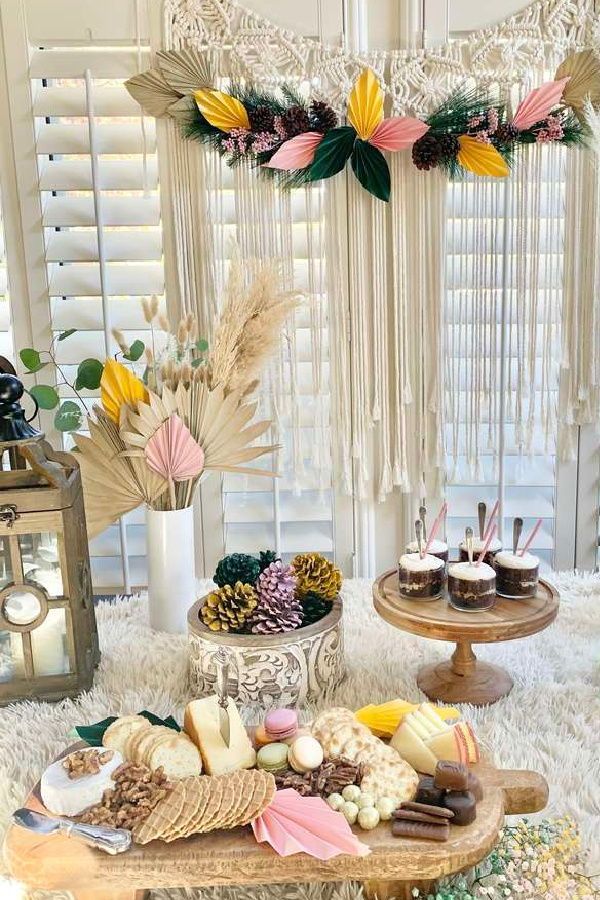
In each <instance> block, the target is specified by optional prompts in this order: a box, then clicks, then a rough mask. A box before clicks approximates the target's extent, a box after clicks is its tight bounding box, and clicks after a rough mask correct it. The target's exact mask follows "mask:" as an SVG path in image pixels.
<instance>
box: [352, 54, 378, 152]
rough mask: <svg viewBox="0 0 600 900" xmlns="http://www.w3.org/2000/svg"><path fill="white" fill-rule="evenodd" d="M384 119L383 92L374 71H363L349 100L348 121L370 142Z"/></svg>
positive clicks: (364, 139)
mask: <svg viewBox="0 0 600 900" xmlns="http://www.w3.org/2000/svg"><path fill="white" fill-rule="evenodd" d="M382 119H383V91H382V90H381V87H380V86H379V82H378V80H377V77H376V75H375V73H374V72H373V70H372V69H363V71H362V72H361V73H360V75H359V77H358V78H357V80H356V83H355V85H354V87H353V88H352V91H351V93H350V96H349V98H348V121H349V122H350V124H351V125H352V127H353V128H354V130H355V131H356V133H357V134H358V136H359V138H362V140H363V141H368V140H369V138H370V137H371V135H372V134H373V132H374V131H375V129H376V128H377V126H378V125H379V123H380V122H381V121H382Z"/></svg>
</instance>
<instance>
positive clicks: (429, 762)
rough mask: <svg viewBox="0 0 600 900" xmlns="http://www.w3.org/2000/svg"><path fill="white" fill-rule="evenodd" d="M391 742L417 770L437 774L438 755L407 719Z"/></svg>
mask: <svg viewBox="0 0 600 900" xmlns="http://www.w3.org/2000/svg"><path fill="white" fill-rule="evenodd" d="M407 718H408V717H407ZM390 744H391V745H392V747H393V748H394V749H395V750H397V751H398V753H399V754H400V756H401V757H402V758H403V759H404V760H405V761H406V762H407V763H408V764H409V765H411V766H412V767H413V769H416V770H417V772H424V773H425V774H426V775H433V774H435V767H436V765H437V757H436V756H435V754H434V753H432V751H431V750H430V749H429V747H427V745H426V744H425V743H424V741H423V739H422V738H421V736H420V735H419V734H417V732H416V731H415V729H414V728H413V727H412V725H411V724H410V722H408V721H407V720H406V719H405V720H404V722H402V723H401V724H400V725H399V726H398V728H397V729H396V731H395V733H394V735H393V737H392V740H391V741H390Z"/></svg>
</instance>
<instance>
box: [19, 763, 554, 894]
mask: <svg viewBox="0 0 600 900" xmlns="http://www.w3.org/2000/svg"><path fill="white" fill-rule="evenodd" d="M80 746H81V745H80ZM73 749H74V748H73V747H70V748H69V750H68V751H65V754H66V753H67V752H71V751H72V750H73ZM63 755H64V754H63ZM473 771H474V772H476V773H477V774H478V775H479V777H480V779H481V781H482V784H483V789H484V794H485V796H484V799H483V801H482V802H481V803H479V804H478V806H477V819H476V820H475V822H473V823H472V824H471V825H468V826H466V827H464V828H460V827H458V826H452V827H451V829H450V840H449V841H448V842H447V843H444V844H438V843H435V842H433V841H420V840H418V841H417V840H409V839H407V838H395V837H393V836H392V833H391V829H390V823H389V822H387V823H381V824H380V825H379V826H378V827H377V828H375V829H374V830H373V831H361V830H360V829H359V828H355V829H354V831H355V833H356V834H357V835H358V836H359V837H360V839H361V840H362V841H364V842H365V843H366V844H369V846H370V847H371V851H372V852H371V854H370V855H369V856H365V857H353V856H338V857H335V858H334V859H331V860H329V861H327V862H321V861H320V860H318V859H314V858H313V857H311V856H307V855H306V854H304V853H300V854H297V855H295V856H288V857H279V856H277V854H276V853H275V852H274V850H272V849H271V848H270V847H269V846H268V845H266V844H257V843H256V841H255V840H254V837H253V835H252V831H251V829H250V828H237V829H234V830H232V831H215V832H212V833H210V834H205V835H196V836H193V837H190V838H187V839H185V840H179V841H175V842H173V843H172V844H165V843H163V842H161V841H153V842H152V843H150V844H146V845H144V846H133V847H132V848H131V849H130V850H128V851H127V852H125V853H122V854H120V855H119V856H107V855H106V854H105V853H102V852H101V851H99V850H93V849H91V848H89V847H86V846H85V845H84V844H82V843H80V842H79V841H75V840H71V839H69V838H66V837H64V836H62V835H56V836H51V837H43V836H37V835H34V834H33V833H32V832H30V831H27V830H25V829H23V828H20V827H18V826H17V825H11V826H9V828H8V831H7V834H6V838H5V842H4V858H5V861H6V863H7V865H8V868H9V870H10V872H11V874H12V875H13V877H14V878H16V879H18V880H19V881H22V882H24V883H25V884H26V885H27V886H28V887H29V888H32V889H35V888H45V889H47V890H69V891H71V892H73V893H74V894H75V896H76V898H77V900H109V898H110V900H133V898H135V897H136V895H138V894H140V893H143V892H144V890H145V889H149V888H169V887H204V886H208V885H216V884H228V885H235V884H240V885H241V884H277V883H285V882H302V881H318V882H322V881H343V880H350V879H353V880H354V879H356V880H358V881H362V882H364V885H365V894H366V896H367V897H369V898H374V897H375V896H377V897H379V900H386V898H387V897H392V896H393V897H397V898H409V897H410V896H411V893H410V892H411V890H412V888H413V887H421V888H422V889H425V888H427V889H428V890H429V889H431V888H432V886H433V885H434V883H435V880H436V879H438V878H441V877H442V876H444V875H450V874H453V873H455V872H459V871H461V870H462V869H465V868H468V867H470V866H473V865H475V863H477V862H479V861H480V860H481V859H483V858H484V857H485V856H486V855H487V854H488V853H489V852H490V850H491V849H492V848H493V846H494V845H495V843H496V840H497V837H498V831H499V830H500V828H501V827H502V825H503V823H504V815H505V813H506V814H511V813H529V812H537V811H538V810H540V809H543V808H544V806H545V805H546V802H547V799H548V786H547V784H546V782H545V780H544V779H543V778H542V776H541V775H537V774H536V773H535V772H527V771H509V770H499V769H496V768H495V767H494V766H493V765H491V763H488V762H482V763H480V764H479V765H478V766H474V767H473ZM25 805H26V806H29V807H30V808H32V809H41V810H43V806H42V803H41V800H40V794H39V784H37V785H36V787H35V788H34V790H33V791H32V793H31V794H30V796H29V797H28V799H27V801H26V804H25ZM138 900H139V897H138Z"/></svg>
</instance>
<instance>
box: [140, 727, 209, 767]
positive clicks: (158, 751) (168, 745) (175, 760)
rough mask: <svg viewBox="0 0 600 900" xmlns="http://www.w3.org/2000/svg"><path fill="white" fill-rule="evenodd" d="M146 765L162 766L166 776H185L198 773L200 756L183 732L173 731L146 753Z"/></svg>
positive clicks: (200, 764) (200, 765)
mask: <svg viewBox="0 0 600 900" xmlns="http://www.w3.org/2000/svg"><path fill="white" fill-rule="evenodd" d="M148 765H149V766H150V768H151V769H158V768H159V767H160V766H162V768H163V771H164V773H165V775H166V776H167V778H171V779H175V778H187V777H188V776H189V775H200V773H201V772H202V758H201V757H200V753H199V751H198V748H197V747H196V745H195V744H194V742H193V741H191V740H190V738H189V737H188V736H187V735H186V734H183V733H178V732H175V731H174V732H173V736H172V737H170V738H167V739H166V740H165V741H163V740H161V741H160V742H158V743H157V744H156V745H155V746H154V747H153V749H151V750H150V751H149V753H148Z"/></svg>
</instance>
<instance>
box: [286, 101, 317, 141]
mask: <svg viewBox="0 0 600 900" xmlns="http://www.w3.org/2000/svg"><path fill="white" fill-rule="evenodd" d="M281 126H282V128H283V130H284V131H285V133H286V135H287V137H288V138H292V137H295V136H296V135H297V134H302V133H303V132H304V131H310V119H309V117H308V113H307V112H306V110H305V109H304V107H303V106H290V107H289V108H288V109H286V111H285V112H284V113H282V114H281Z"/></svg>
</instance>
